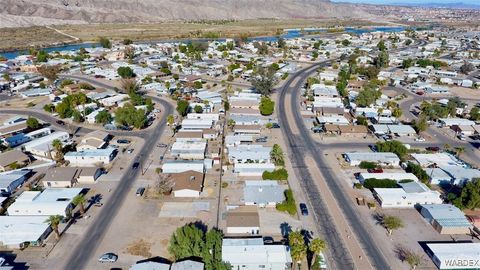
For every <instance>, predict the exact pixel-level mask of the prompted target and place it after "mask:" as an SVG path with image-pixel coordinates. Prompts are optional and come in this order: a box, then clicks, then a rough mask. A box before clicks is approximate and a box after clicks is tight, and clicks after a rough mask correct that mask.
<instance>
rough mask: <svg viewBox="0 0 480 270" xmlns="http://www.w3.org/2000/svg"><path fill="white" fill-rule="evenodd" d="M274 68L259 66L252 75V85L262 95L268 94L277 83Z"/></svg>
mask: <svg viewBox="0 0 480 270" xmlns="http://www.w3.org/2000/svg"><path fill="white" fill-rule="evenodd" d="M275 72H276V71H275V70H274V69H273V68H264V67H261V66H260V67H258V68H257V70H256V72H254V73H253V75H252V77H251V83H252V86H253V87H254V88H255V89H256V90H257V91H258V92H259V93H260V94H262V95H264V96H268V95H270V93H271V92H272V90H273V87H274V86H275V84H276V83H277V77H275Z"/></svg>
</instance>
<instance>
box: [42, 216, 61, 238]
mask: <svg viewBox="0 0 480 270" xmlns="http://www.w3.org/2000/svg"><path fill="white" fill-rule="evenodd" d="M62 220H63V216H60V215H52V216H49V217H48V218H47V220H45V223H48V224H50V227H52V230H53V231H54V232H55V238H56V239H57V241H58V240H59V239H60V232H59V230H58V225H59V224H60V222H62Z"/></svg>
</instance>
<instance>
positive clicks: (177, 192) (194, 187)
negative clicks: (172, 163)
mask: <svg viewBox="0 0 480 270" xmlns="http://www.w3.org/2000/svg"><path fill="white" fill-rule="evenodd" d="M204 177H205V175H204V174H203V173H199V172H195V171H186V172H181V173H172V174H170V178H171V179H172V181H173V183H174V185H173V189H172V191H173V196H174V197H177V198H179V197H180V198H198V197H200V193H201V192H202V190H203V178H204Z"/></svg>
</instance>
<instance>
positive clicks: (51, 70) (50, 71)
mask: <svg viewBox="0 0 480 270" xmlns="http://www.w3.org/2000/svg"><path fill="white" fill-rule="evenodd" d="M37 70H38V73H40V74H41V75H42V76H43V77H45V78H47V79H48V81H49V82H50V83H52V82H54V81H55V80H56V79H57V78H58V73H59V72H60V70H61V69H60V67H59V66H47V65H42V66H39V67H37Z"/></svg>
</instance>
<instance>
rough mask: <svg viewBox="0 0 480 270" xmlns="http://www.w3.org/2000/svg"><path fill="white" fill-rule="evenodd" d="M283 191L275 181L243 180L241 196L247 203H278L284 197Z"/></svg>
mask: <svg viewBox="0 0 480 270" xmlns="http://www.w3.org/2000/svg"><path fill="white" fill-rule="evenodd" d="M284 191H285V188H284V187H283V186H280V185H279V184H278V182H277V181H245V188H244V190H243V197H244V201H245V202H248V203H256V204H269V203H280V202H282V201H283V200H284V199H285V196H284V194H283V193H284Z"/></svg>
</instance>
